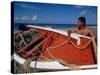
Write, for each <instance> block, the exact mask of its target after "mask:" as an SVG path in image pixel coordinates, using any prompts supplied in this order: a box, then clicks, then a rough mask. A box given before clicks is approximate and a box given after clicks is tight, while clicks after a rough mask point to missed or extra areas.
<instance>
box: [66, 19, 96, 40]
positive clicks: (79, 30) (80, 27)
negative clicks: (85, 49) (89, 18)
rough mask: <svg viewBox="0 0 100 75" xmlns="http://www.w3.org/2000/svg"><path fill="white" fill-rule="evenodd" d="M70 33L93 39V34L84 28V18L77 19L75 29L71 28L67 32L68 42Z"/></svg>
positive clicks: (90, 30)
mask: <svg viewBox="0 0 100 75" xmlns="http://www.w3.org/2000/svg"><path fill="white" fill-rule="evenodd" d="M71 33H78V34H80V35H84V36H90V37H93V38H95V33H94V32H93V30H92V29H90V28H88V27H87V26H86V19H85V17H79V18H78V21H77V28H72V29H69V30H68V36H69V38H68V39H69V40H70V35H71Z"/></svg>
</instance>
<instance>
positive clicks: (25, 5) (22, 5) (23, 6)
mask: <svg viewBox="0 0 100 75" xmlns="http://www.w3.org/2000/svg"><path fill="white" fill-rule="evenodd" d="M20 6H21V7H22V8H28V9H35V10H40V9H41V8H39V7H36V6H32V5H27V4H21V5H20Z"/></svg>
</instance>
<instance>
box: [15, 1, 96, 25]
mask: <svg viewBox="0 0 100 75" xmlns="http://www.w3.org/2000/svg"><path fill="white" fill-rule="evenodd" d="M80 16H84V17H85V18H86V22H87V24H97V7H96V6H82V5H67V4H48V3H47V4H46V3H33V2H14V22H15V23H47V24H76V23H77V19H78V17H80Z"/></svg>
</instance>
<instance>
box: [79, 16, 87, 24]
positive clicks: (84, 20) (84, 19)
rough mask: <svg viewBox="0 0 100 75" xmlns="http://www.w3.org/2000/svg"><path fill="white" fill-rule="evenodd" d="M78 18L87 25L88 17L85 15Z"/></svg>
mask: <svg viewBox="0 0 100 75" xmlns="http://www.w3.org/2000/svg"><path fill="white" fill-rule="evenodd" d="M78 20H80V21H81V22H83V23H84V25H86V18H85V17H82V16H81V17H79V18H78Z"/></svg>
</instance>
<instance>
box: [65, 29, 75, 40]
mask: <svg viewBox="0 0 100 75" xmlns="http://www.w3.org/2000/svg"><path fill="white" fill-rule="evenodd" d="M73 32H76V29H75V28H73V29H69V30H68V31H67V33H68V40H69V41H70V39H71V33H73Z"/></svg>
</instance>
